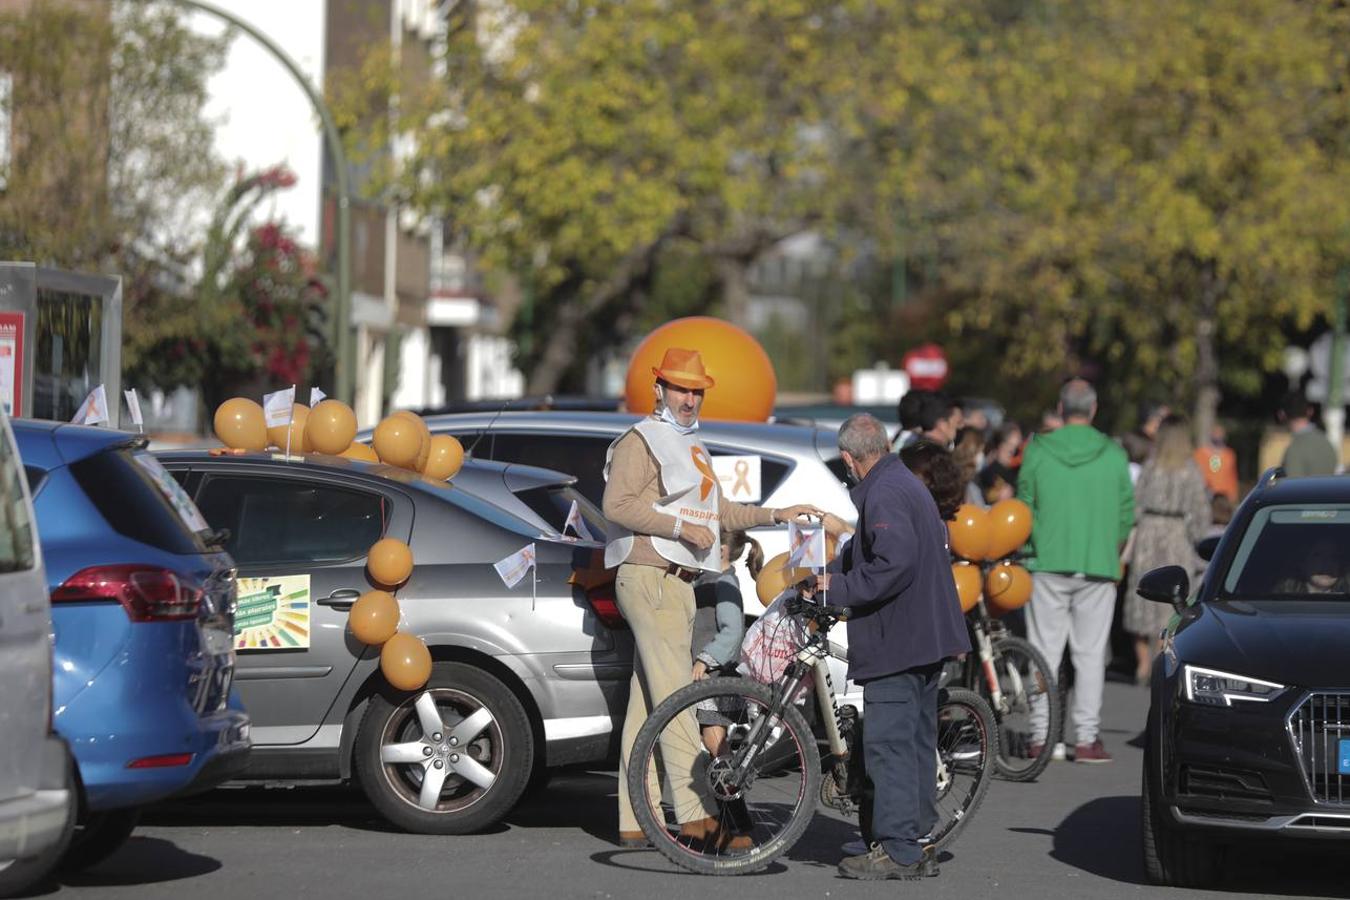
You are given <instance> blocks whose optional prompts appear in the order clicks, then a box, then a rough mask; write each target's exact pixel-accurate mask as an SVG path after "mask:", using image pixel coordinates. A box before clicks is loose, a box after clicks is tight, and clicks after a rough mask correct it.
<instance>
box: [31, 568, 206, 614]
mask: <svg viewBox="0 0 1350 900" xmlns="http://www.w3.org/2000/svg"><path fill="white" fill-rule="evenodd" d="M78 600H85V601H88V600H116V601H117V602H118V603H121V604H122V608H123V609H125V610H126V611H127V615H128V616H129V617H130V618H131V621H133V622H163V621H171V620H174V619H195V618H196V617H197V607H198V606H199V605H200V604H201V600H202V591H201V589H200V588H197V587H194V586H193V585H190V584H187V583H185V582H183V581H180V580H179V578H178V576H177V575H175V574H174V573H172V572H170V571H169V570H168V569H159V568H154V567H152V566H134V565H132V566H94V567H92V568H88V569H82V570H80V571H79V572H76V573H75V574H74V575H72V576H70V577H69V578H67V579H66V581H65V583H64V584H62V585H61V586H60V587H58V588H57V589H56V590H54V591H52V602H53V603H68V602H72V601H78Z"/></svg>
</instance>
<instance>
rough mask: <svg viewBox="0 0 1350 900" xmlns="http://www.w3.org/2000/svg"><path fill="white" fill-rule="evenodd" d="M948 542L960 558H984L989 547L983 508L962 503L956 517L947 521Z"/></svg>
mask: <svg viewBox="0 0 1350 900" xmlns="http://www.w3.org/2000/svg"><path fill="white" fill-rule="evenodd" d="M947 536H948V542H949V543H950V544H951V547H952V552H953V553H955V554H956V555H957V556H959V557H961V558H962V559H969V560H981V559H984V554H985V551H986V550H987V549H988V547H989V519H988V516H987V514H986V513H985V511H984V510H982V509H980V508H979V507H978V506H976V505H975V504H973V503H963V504H961V507H960V508H959V509H957V511H956V518H955V519H954V520H953V521H951V522H948V523H947Z"/></svg>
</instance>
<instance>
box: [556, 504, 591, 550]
mask: <svg viewBox="0 0 1350 900" xmlns="http://www.w3.org/2000/svg"><path fill="white" fill-rule="evenodd" d="M568 526H571V528H572V530H573V531H575V532H576V533H577V537H579V538H583V539H585V540H588V541H593V540H595V535H594V534H591V530H590V529H589V528H587V527H586V520H585V519H583V518H582V517H581V510H580V509H579V508H578V507H577V501H575V500H573V501H572V507H571V509H569V510H568V511H567V521H566V522H564V523H563V533H564V534H566V533H567V529H568Z"/></svg>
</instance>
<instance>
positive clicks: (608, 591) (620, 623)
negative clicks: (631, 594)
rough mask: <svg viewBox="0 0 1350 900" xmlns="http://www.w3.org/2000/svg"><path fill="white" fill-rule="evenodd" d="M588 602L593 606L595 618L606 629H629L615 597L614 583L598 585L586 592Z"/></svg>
mask: <svg viewBox="0 0 1350 900" xmlns="http://www.w3.org/2000/svg"><path fill="white" fill-rule="evenodd" d="M586 601H587V602H588V603H590V604H591V609H592V610H593V611H594V612H595V617H596V618H597V619H599V620H600V624H602V625H604V626H605V627H606V628H627V627H628V623H627V622H625V621H624V618H623V613H621V612H619V601H618V600H616V599H615V597H614V582H612V581H611V582H609V583H608V584H601V585H597V586H596V587H593V588H591V589H590V590H588V591H586Z"/></svg>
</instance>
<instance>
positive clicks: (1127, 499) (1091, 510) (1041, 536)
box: [1017, 425, 1134, 580]
mask: <svg viewBox="0 0 1350 900" xmlns="http://www.w3.org/2000/svg"><path fill="white" fill-rule="evenodd" d="M1017 496H1018V497H1020V498H1021V499H1022V500H1023V501H1025V502H1026V504H1027V505H1028V506H1030V507H1031V516H1032V519H1031V521H1032V523H1033V524H1032V529H1031V546H1030V548H1029V549H1030V550H1031V552H1032V558H1031V559H1030V560H1028V562H1027V568H1029V569H1031V571H1033V572H1060V573H1065V574H1075V573H1082V574H1083V575H1091V576H1095V577H1099V578H1109V579H1112V580H1115V579H1118V578H1120V548H1121V545H1123V544H1124V543H1125V539H1126V538H1127V537H1129V534H1130V529H1131V528H1132V527H1134V487H1133V486H1132V485H1131V484H1130V467H1129V463H1128V460H1127V459H1126V456H1125V451H1124V450H1122V449H1121V448H1120V446H1119V445H1117V444H1116V443H1115V442H1114V441H1112V440H1111V439H1110V438H1108V437H1107V436H1106V435H1104V434H1102V433H1101V432H1100V431H1098V430H1097V429H1095V428H1093V427H1092V426H1091V425H1065V426H1064V427H1063V428H1060V429H1058V430H1056V431H1052V432H1050V433H1049V434H1038V435H1036V437H1035V438H1034V439H1033V440H1032V441H1031V443H1030V444H1028V445H1027V448H1026V451H1025V452H1024V453H1023V454H1022V468H1021V470H1019V471H1018V473H1017Z"/></svg>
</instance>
